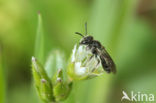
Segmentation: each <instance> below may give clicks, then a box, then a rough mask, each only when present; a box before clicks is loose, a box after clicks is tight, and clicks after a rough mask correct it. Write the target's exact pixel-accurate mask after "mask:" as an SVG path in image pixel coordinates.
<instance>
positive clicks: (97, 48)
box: [80, 36, 116, 73]
mask: <svg viewBox="0 0 156 103" xmlns="http://www.w3.org/2000/svg"><path fill="white" fill-rule="evenodd" d="M80 45H87V47H88V48H89V49H90V50H91V52H92V54H93V55H95V56H96V57H97V56H99V58H100V62H101V65H102V67H103V69H104V70H105V71H106V72H107V73H110V72H113V73H115V72H116V67H115V63H114V62H113V60H112V58H111V56H110V55H109V53H108V52H107V51H106V49H105V48H104V46H102V45H101V43H100V42H99V41H97V40H94V39H93V37H92V36H86V37H83V39H82V40H81V42H80Z"/></svg>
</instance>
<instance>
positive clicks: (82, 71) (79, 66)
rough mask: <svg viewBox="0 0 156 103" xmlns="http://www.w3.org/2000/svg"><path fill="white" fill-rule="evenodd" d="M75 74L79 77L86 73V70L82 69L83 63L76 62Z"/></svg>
mask: <svg viewBox="0 0 156 103" xmlns="http://www.w3.org/2000/svg"><path fill="white" fill-rule="evenodd" d="M75 72H76V74H77V75H83V74H85V73H86V68H85V67H81V62H76V63H75Z"/></svg>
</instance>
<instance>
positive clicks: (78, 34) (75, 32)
mask: <svg viewBox="0 0 156 103" xmlns="http://www.w3.org/2000/svg"><path fill="white" fill-rule="evenodd" d="M75 34H78V35H80V36H82V37H84V36H83V35H82V34H81V33H79V32H75Z"/></svg>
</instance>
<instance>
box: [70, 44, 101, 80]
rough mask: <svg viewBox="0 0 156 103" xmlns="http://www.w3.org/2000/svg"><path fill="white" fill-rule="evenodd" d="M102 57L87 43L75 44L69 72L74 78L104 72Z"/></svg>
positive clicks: (82, 77) (90, 76)
mask: <svg viewBox="0 0 156 103" xmlns="http://www.w3.org/2000/svg"><path fill="white" fill-rule="evenodd" d="M100 62H101V61H100V58H99V57H98V56H97V57H95V55H93V54H92V52H91V50H89V49H88V48H87V46H85V45H79V46H78V47H77V45H75V46H74V49H73V52H72V56H71V61H70V63H69V67H68V74H69V75H70V77H71V78H72V79H78V80H79V79H88V78H92V77H95V76H98V75H101V74H103V69H102V67H101V63H100Z"/></svg>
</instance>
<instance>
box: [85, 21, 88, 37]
mask: <svg viewBox="0 0 156 103" xmlns="http://www.w3.org/2000/svg"><path fill="white" fill-rule="evenodd" d="M85 31H86V33H85V35H87V34H88V33H87V22H86V23H85Z"/></svg>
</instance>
